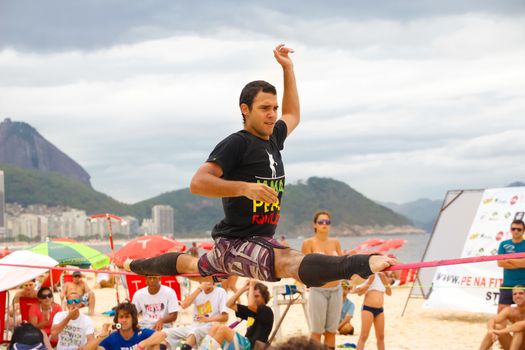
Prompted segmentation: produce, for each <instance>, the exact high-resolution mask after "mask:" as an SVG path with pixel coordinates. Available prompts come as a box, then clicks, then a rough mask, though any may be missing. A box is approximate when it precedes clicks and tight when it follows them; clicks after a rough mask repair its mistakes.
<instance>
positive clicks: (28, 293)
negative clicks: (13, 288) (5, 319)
mask: <svg viewBox="0 0 525 350" xmlns="http://www.w3.org/2000/svg"><path fill="white" fill-rule="evenodd" d="M20 288H21V290H18V291H17V292H16V293H15V295H14V297H13V308H12V309H11V310H9V316H13V318H10V322H13V321H17V323H19V319H17V318H18V316H19V315H20V298H35V299H36V297H37V289H36V279H34V278H33V279H32V280H30V281H27V282H25V283H23V284H22V285H21V286H20ZM13 310H16V315H14V314H13Z"/></svg>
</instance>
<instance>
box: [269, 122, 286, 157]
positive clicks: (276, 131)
mask: <svg viewBox="0 0 525 350" xmlns="http://www.w3.org/2000/svg"><path fill="white" fill-rule="evenodd" d="M287 135H288V126H287V125H286V123H285V122H284V121H283V120H278V121H277V123H275V127H274V128H273V135H272V136H274V137H275V141H276V142H277V146H278V147H279V150H282V149H283V148H284V140H286V136H287Z"/></svg>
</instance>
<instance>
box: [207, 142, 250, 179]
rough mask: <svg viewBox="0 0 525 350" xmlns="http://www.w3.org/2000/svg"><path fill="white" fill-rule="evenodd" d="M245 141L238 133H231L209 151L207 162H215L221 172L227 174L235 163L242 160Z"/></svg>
mask: <svg viewBox="0 0 525 350" xmlns="http://www.w3.org/2000/svg"><path fill="white" fill-rule="evenodd" d="M245 149H246V141H245V140H244V139H243V138H242V136H241V135H239V134H232V135H230V136H228V137H227V138H225V139H224V140H222V141H221V142H219V144H218V145H217V146H215V149H214V150H213V151H212V152H211V153H210V156H209V157H208V160H206V161H207V162H213V163H217V164H218V165H219V166H220V167H221V169H222V172H223V174H229V173H230V172H231V170H232V169H233V168H235V165H237V164H238V163H239V162H240V161H241V160H242V155H243V154H244V151H245Z"/></svg>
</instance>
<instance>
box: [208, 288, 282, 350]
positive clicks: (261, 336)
mask: <svg viewBox="0 0 525 350" xmlns="http://www.w3.org/2000/svg"><path fill="white" fill-rule="evenodd" d="M246 291H248V305H242V304H237V301H238V299H239V297H240V296H241V295H242V294H243V293H244V292H246ZM269 300H270V293H269V292H268V287H266V286H265V285H264V284H262V283H258V282H257V281H256V280H254V279H250V280H248V281H246V285H245V286H244V287H243V288H241V289H240V290H238V291H237V292H236V293H235V294H234V295H233V296H232V297H231V298H230V299H229V300H228V302H227V306H228V307H229V308H230V309H232V310H234V311H235V315H236V316H237V317H239V318H241V319H243V320H249V321H248V324H247V329H246V335H244V336H242V335H240V334H239V333H237V332H235V331H234V330H233V329H231V328H230V327H228V326H226V325H222V326H213V327H212V329H211V330H210V332H209V333H208V337H207V338H206V339H205V340H204V341H203V343H206V342H209V343H210V344H214V343H215V345H216V347H219V348H220V347H221V346H222V348H223V349H226V350H250V349H253V348H254V347H255V342H256V341H260V342H263V343H266V342H267V341H268V337H269V336H270V332H271V331H272V326H273V311H272V309H271V308H269V307H268V306H266V304H267V303H268V301H269ZM219 344H220V345H219ZM209 347H212V346H209Z"/></svg>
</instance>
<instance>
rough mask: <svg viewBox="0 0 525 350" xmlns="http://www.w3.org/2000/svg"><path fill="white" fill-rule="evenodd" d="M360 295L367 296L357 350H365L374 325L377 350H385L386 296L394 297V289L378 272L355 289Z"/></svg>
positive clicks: (383, 275) (362, 312) (362, 313)
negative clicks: (384, 306) (384, 307)
mask: <svg viewBox="0 0 525 350" xmlns="http://www.w3.org/2000/svg"><path fill="white" fill-rule="evenodd" d="M355 293H357V294H358V295H363V294H365V293H366V294H365V300H364V301H363V309H362V311H361V334H360V335H359V341H358V342H357V350H363V349H364V348H365V343H366V341H367V339H368V335H369V334H370V329H371V328H372V325H373V326H374V329H375V332H376V341H377V349H378V350H384V349H385V313H384V312H383V311H384V310H383V302H384V295H385V293H386V295H392V288H390V284H389V282H388V279H387V278H386V276H385V274H384V273H382V272H376V273H375V274H373V275H370V277H368V279H367V280H366V281H365V283H363V284H361V285H359V286H358V287H357V288H356V289H355Z"/></svg>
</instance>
